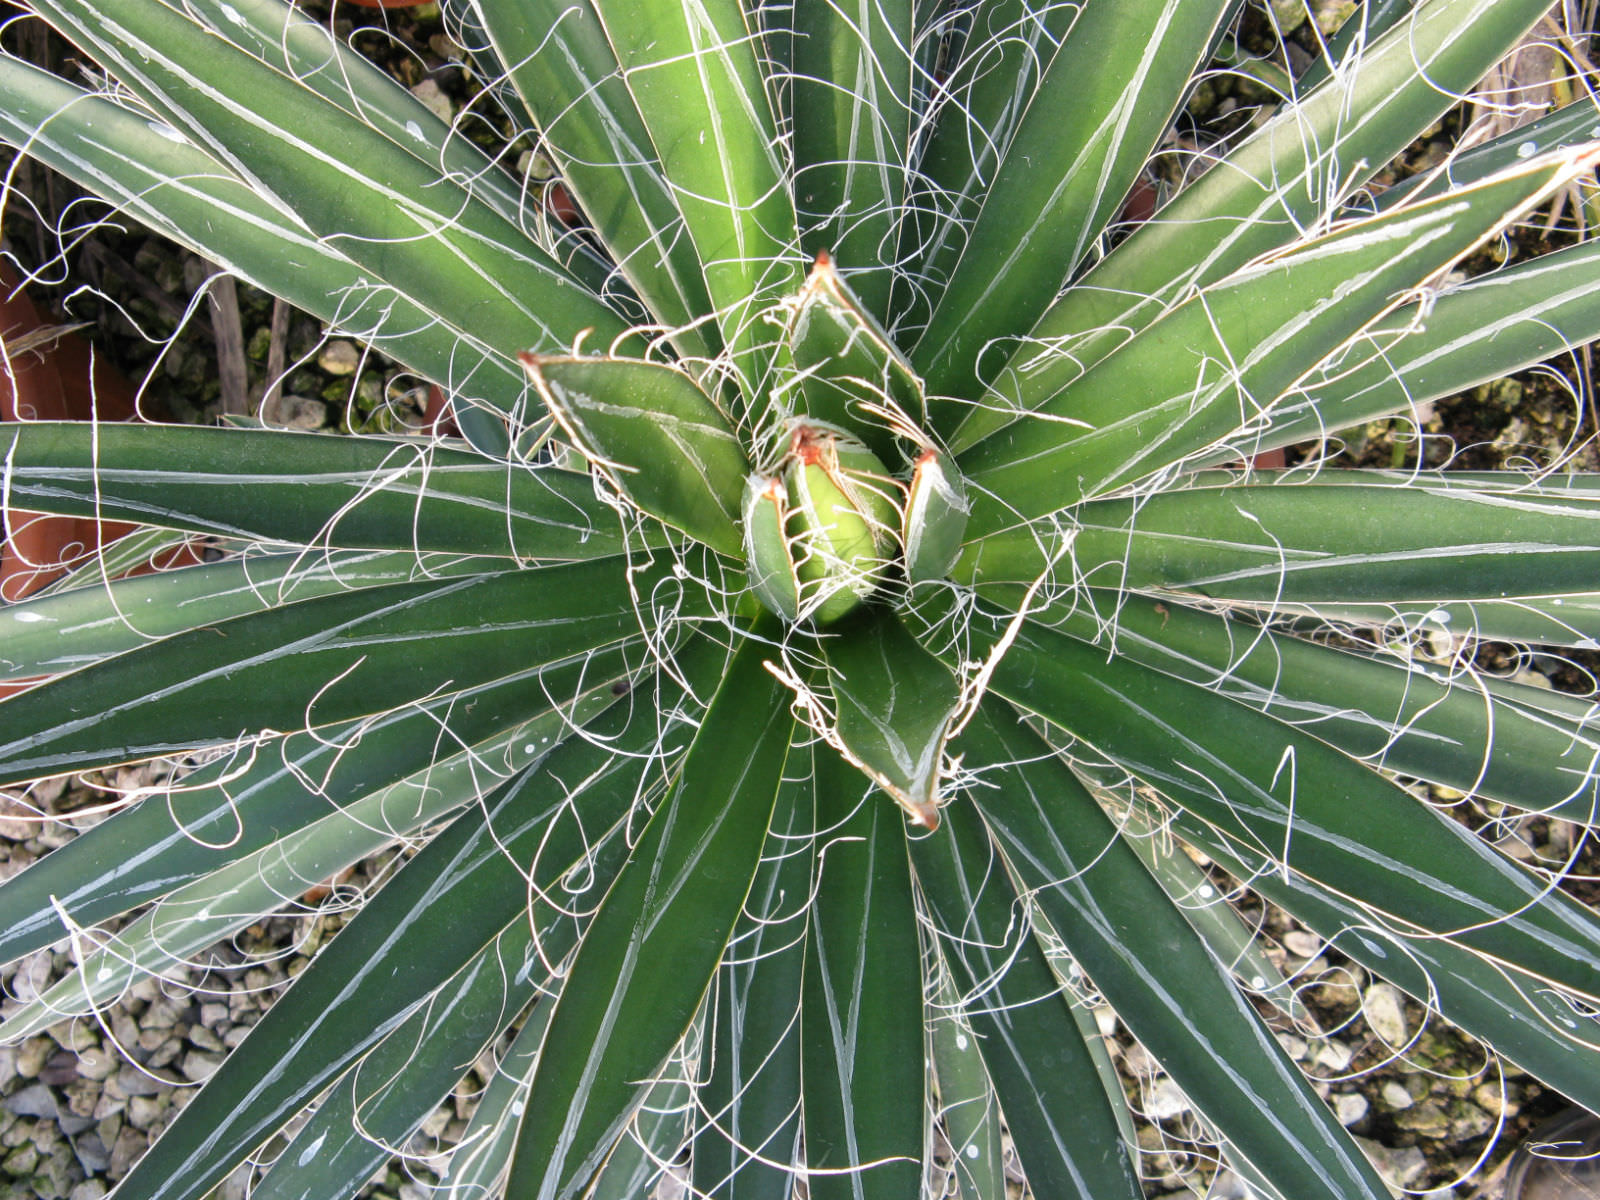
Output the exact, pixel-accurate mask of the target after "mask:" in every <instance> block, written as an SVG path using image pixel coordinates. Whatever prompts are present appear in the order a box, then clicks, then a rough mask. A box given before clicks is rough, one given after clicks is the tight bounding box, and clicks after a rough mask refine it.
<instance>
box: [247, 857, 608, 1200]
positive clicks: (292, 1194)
mask: <svg viewBox="0 0 1600 1200" xmlns="http://www.w3.org/2000/svg"><path fill="white" fill-rule="evenodd" d="M620 840H621V839H620V838H613V839H612V841H613V842H617V841H620ZM540 916H541V917H543V918H545V920H544V921H540V922H539V925H540V928H539V945H538V946H535V945H534V944H533V929H534V923H533V922H530V921H529V919H528V917H527V916H526V915H525V914H520V913H519V914H518V915H517V917H516V918H515V919H514V920H512V921H511V923H510V924H508V925H507V926H506V927H505V928H504V929H503V930H501V931H500V933H499V935H498V936H496V937H495V938H494V939H493V940H492V941H491V942H490V943H489V944H488V945H487V946H485V947H484V948H483V949H482V950H480V951H478V952H477V953H476V954H474V955H473V956H472V958H471V959H469V960H468V961H467V963H466V964H465V965H464V966H463V967H462V968H461V969H460V970H459V971H457V972H456V973H455V975H453V976H452V977H451V978H450V980H449V981H448V982H446V983H445V984H444V985H443V986H442V987H440V988H438V989H437V990H435V991H434V992H433V994H432V995H430V996H429V997H428V998H427V999H426V1000H425V1001H424V1002H423V1003H422V1004H420V1005H418V1006H417V1008H416V1009H415V1010H413V1012H412V1013H411V1015H410V1016H408V1017H407V1018H406V1019H405V1020H404V1021H402V1022H401V1023H400V1024H399V1025H398V1026H396V1028H395V1029H394V1030H393V1031H392V1032H391V1033H389V1034H388V1035H387V1036H385V1037H384V1039H383V1040H382V1041H380V1042H379V1043H378V1044H377V1045H376V1046H374V1047H373V1048H372V1049H371V1050H370V1051H369V1052H368V1053H367V1054H366V1056H365V1057H363V1058H362V1059H361V1061H360V1062H358V1063H357V1064H356V1065H355V1066H354V1067H352V1068H351V1069H350V1070H349V1071H348V1072H346V1073H345V1076H344V1078H342V1079H341V1080H339V1082H338V1083H336V1084H334V1086H333V1089H332V1090H331V1091H330V1092H329V1093H328V1095H326V1096H324V1097H323V1099H322V1102H321V1104H319V1105H318V1106H317V1110H316V1111H315V1112H314V1113H312V1114H311V1117H310V1119H309V1120H307V1121H306V1123H305V1124H304V1125H302V1126H301V1127H300V1130H299V1132H297V1133H296V1134H295V1135H294V1137H293V1139H291V1140H290V1142H289V1145H288V1146H287V1147H286V1148H285V1149H284V1151H283V1153H281V1154H280V1155H278V1157H277V1159H276V1161H275V1162H274V1163H273V1165H272V1167H271V1168H270V1169H269V1170H268V1171H267V1174H266V1176H265V1178H263V1179H262V1180H261V1181H260V1182H259V1183H257V1184H256V1185H255V1187H254V1188H252V1189H251V1191H250V1195H251V1196H252V1197H254V1198H256V1200H346V1198H347V1197H350V1196H354V1195H355V1194H356V1193H357V1192H358V1191H360V1190H361V1186H362V1184H364V1183H366V1182H367V1181H368V1180H369V1179H371V1178H372V1176H373V1174H374V1173H375V1172H377V1171H381V1170H382V1169H383V1166H384V1164H385V1163H387V1162H388V1161H389V1160H390V1158H391V1157H392V1147H396V1146H403V1145H404V1144H405V1142H406V1139H407V1138H409V1137H410V1136H411V1134H412V1132H413V1131H415V1130H416V1128H417V1127H418V1126H419V1125H421V1124H422V1122H423V1120H424V1119H425V1118H426V1117H427V1116H428V1115H429V1114H430V1113H432V1112H433V1110H434V1109H435V1108H437V1107H438V1106H439V1104H440V1103H442V1102H443V1101H444V1100H445V1099H446V1098H447V1097H448V1095H449V1092H450V1089H451V1088H452V1087H453V1086H454V1085H455V1083H456V1081H457V1080H458V1079H460V1078H461V1076H462V1073H463V1070H464V1068H465V1067H466V1066H467V1065H468V1064H470V1063H471V1062H472V1061H473V1060H474V1059H476V1058H477V1057H478V1055H479V1054H480V1053H482V1051H483V1049H484V1047H485V1046H486V1045H488V1044H489V1043H490V1042H492V1041H493V1040H494V1038H495V1036H496V1035H497V1034H498V1033H499V1032H500V1030H501V1029H502V1027H504V1025H505V1024H506V1021H507V1019H508V1018H509V1017H510V1016H511V1015H512V1014H514V1013H516V1012H517V1011H518V1010H520V1009H521V1008H523V1007H524V1006H525V1005H526V1004H527V1003H528V1001H529V1000H530V999H531V998H532V997H533V995H534V993H535V991H536V990H537V988H538V986H539V983H540V979H541V976H542V974H543V968H542V966H541V960H543V959H547V958H549V957H550V956H552V955H553V954H554V952H555V950H556V948H557V945H558V944H559V943H560V942H561V941H562V935H561V933H560V932H557V931H554V930H552V929H551V928H549V926H552V925H555V924H556V922H555V921H554V920H551V919H550V917H551V914H550V913H549V912H548V911H546V912H543V913H541V914H540ZM565 940H567V941H571V940H572V935H571V934H567V936H566V939H565Z"/></svg>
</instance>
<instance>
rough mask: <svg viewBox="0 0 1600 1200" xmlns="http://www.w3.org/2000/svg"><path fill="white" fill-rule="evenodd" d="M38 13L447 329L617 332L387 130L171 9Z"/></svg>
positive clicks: (506, 343) (536, 342) (550, 336)
mask: <svg viewBox="0 0 1600 1200" xmlns="http://www.w3.org/2000/svg"><path fill="white" fill-rule="evenodd" d="M35 8H36V9H37V11H39V13H40V14H41V15H42V16H44V17H45V18H46V19H47V20H49V21H50V22H51V23H52V24H54V25H56V26H57V27H58V28H60V29H61V30H62V32H63V33H64V34H66V35H67V36H68V37H69V38H71V39H72V40H74V41H76V42H78V43H79V44H80V45H82V46H83V47H84V48H85V49H87V50H89V51H90V52H92V53H93V54H94V55H95V56H96V57H97V58H98V59H99V60H100V61H101V62H103V63H104V64H105V65H106V66H107V67H109V68H111V69H112V70H114V71H115V72H116V74H117V75H118V77H119V78H120V79H121V80H122V81H123V82H124V83H125V84H127V85H128V86H129V87H131V88H133V89H134V90H135V91H136V92H138V93H140V94H141V95H142V96H143V98H145V99H146V100H148V101H150V102H151V103H152V104H154V105H155V106H156V107H157V108H158V109H159V110H160V111H161V112H162V113H163V114H164V115H165V116H166V117H167V119H168V120H170V121H172V122H173V123H174V124H175V125H176V126H177V127H178V128H180V129H182V130H183V131H184V132H185V133H187V134H188V135H189V136H190V137H192V138H194V139H196V140H197V141H199V142H200V143H201V144H202V145H204V146H205V147H207V148H208V149H210V150H211V151H212V152H213V153H215V154H216V155H217V157H218V158H220V159H221V160H222V161H224V162H226V163H229V164H230V165H232V166H233V167H234V169H235V170H236V171H237V172H238V173H239V174H241V175H242V176H244V177H245V178H249V179H252V180H254V181H256V182H257V183H258V184H259V185H260V186H261V187H262V188H263V189H264V190H265V191H266V193H267V194H269V195H271V196H273V197H275V198H277V199H278V200H279V202H280V203H281V204H282V205H283V207H284V209H285V211H292V212H293V213H294V214H295V216H296V217H298V218H299V219H300V220H301V221H303V222H304V223H305V225H306V226H307V227H308V229H309V230H310V231H311V232H312V233H314V234H317V235H320V236H324V237H329V238H332V239H333V241H334V244H335V245H336V246H337V247H338V249H339V250H340V251H341V252H342V253H344V254H345V255H347V256H348V257H349V258H350V260H351V261H352V262H354V263H356V264H358V265H359V266H361V267H362V268H363V269H364V270H366V271H369V272H371V273H372V274H373V275H375V276H376V277H377V278H378V279H380V280H382V281H384V282H386V283H388V284H390V285H391V286H393V287H394V288H396V289H397V290H399V291H400V292H402V293H404V294H406V295H408V296H411V297H414V298H416V299H418V300H419V301H420V300H421V298H423V297H427V298H428V300H427V302H426V303H425V304H424V307H425V308H427V309H428V310H429V311H439V312H440V315H441V316H442V317H443V319H445V320H446V321H447V322H448V323H449V324H451V325H453V326H455V327H456V328H458V329H461V330H463V331H464V330H467V329H469V328H470V329H471V330H472V331H473V332H474V333H475V334H476V336H477V337H479V338H481V339H482V340H484V341H485V342H488V343H489V344H491V345H496V346H501V347H528V346H531V347H534V348H536V349H539V350H541V351H545V352H550V351H556V350H560V349H563V348H566V347H568V346H570V345H571V344H572V342H573V340H574V339H575V338H576V337H577V336H578V335H579V334H580V333H581V332H582V331H584V330H593V331H594V332H593V335H592V336H595V337H598V338H600V339H602V340H605V341H611V340H612V339H615V338H617V337H619V336H620V335H622V334H623V333H624V332H625V331H626V325H625V323H624V322H623V320H622V319H621V318H620V317H619V316H618V315H617V314H616V313H615V312H614V311H613V310H612V309H611V308H609V307H608V306H607V305H606V304H605V303H603V302H602V301H601V300H600V299H599V298H598V297H596V296H594V295H593V294H592V293H591V292H589V290H588V289H587V288H586V287H584V286H583V285H582V284H581V283H579V282H578V281H577V280H575V279H574V278H573V276H572V275H571V274H570V273H569V272H568V271H567V270H566V268H565V267H564V266H563V265H562V264H561V263H560V262H559V261H557V260H556V259H555V258H554V256H552V255H551V254H550V253H548V252H547V251H546V250H544V249H543V248H542V247H540V246H539V245H538V244H537V243H536V242H535V241H534V240H533V239H531V238H529V237H528V236H527V235H526V234H524V233H523V232H522V230H521V229H520V228H519V227H518V226H517V225H515V224H512V223H511V222H509V221H507V220H505V219H504V218H503V217H501V216H500V215H499V214H497V213H496V212H495V211H494V210H493V209H492V208H490V207H489V206H488V205H486V204H484V203H482V202H481V201H478V200H475V199H474V198H473V197H472V196H471V194H470V192H468V191H467V190H466V189H465V188H463V187H461V186H459V185H457V184H452V183H449V182H448V181H447V180H446V179H445V178H444V177H443V176H441V173H440V170H439V167H438V165H437V164H432V165H430V164H426V163H424V162H422V161H420V160H418V159H416V158H414V157H412V156H410V155H407V154H395V153H393V143H392V142H391V141H390V140H389V138H388V136H387V135H386V134H384V133H383V132H382V131H380V130H377V129H374V128H373V127H372V126H370V125H368V124H367V123H365V122H364V121H362V120H360V119H357V118H355V117H352V116H351V115H350V114H348V113H346V112H345V111H344V110H343V109H341V108H339V107H338V106H336V105H333V104H330V103H329V102H327V101H326V100H323V99H322V98H321V97H319V96H317V95H316V93H315V92H313V91H311V90H310V89H308V88H307V87H306V86H305V85H304V84H301V83H300V82H298V81H297V80H296V79H294V78H293V77H292V76H289V75H285V74H283V73H281V72H278V71H275V70H273V69H272V68H271V67H269V66H268V65H267V64H266V63H264V62H262V61H261V60H260V59H257V58H255V57H253V56H252V55H250V54H248V53H245V52H244V51H242V50H237V49H234V48H232V47H231V46H230V45H229V43H228V42H226V41H225V40H223V39H222V38H219V37H217V36H215V35H214V34H213V33H212V32H211V31H209V30H207V29H206V28H205V27H204V26H203V25H201V24H199V23H198V22H196V21H194V20H193V19H191V18H189V17H187V16H184V15H183V14H182V13H181V12H180V10H178V9H175V8H172V7H170V6H169V5H166V4H164V3H161V2H160V0H134V2H131V3H128V4H125V5H122V6H120V7H119V9H118V11H117V15H116V19H115V20H107V19H106V18H105V14H104V12H103V10H102V9H101V8H100V7H99V6H97V5H92V4H88V3H85V2H83V0H41V3H39V4H38V5H36V6H35ZM197 85H198V86H197ZM399 246H403V247H404V249H403V250H400V249H397V247H399ZM446 310H447V311H446Z"/></svg>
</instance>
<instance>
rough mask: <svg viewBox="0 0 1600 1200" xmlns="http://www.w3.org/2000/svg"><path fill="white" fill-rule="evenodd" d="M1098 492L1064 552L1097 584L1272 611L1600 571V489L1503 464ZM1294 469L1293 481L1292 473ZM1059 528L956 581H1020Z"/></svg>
mask: <svg viewBox="0 0 1600 1200" xmlns="http://www.w3.org/2000/svg"><path fill="white" fill-rule="evenodd" d="M1262 478H1264V479H1268V480H1271V479H1274V478H1281V479H1282V480H1283V482H1281V483H1275V482H1264V483H1260V484H1240V483H1237V482H1235V483H1232V484H1230V485H1226V486H1222V485H1221V481H1220V480H1215V481H1212V482H1214V483H1216V484H1217V485H1218V486H1210V487H1196V488H1189V489H1184V490H1181V491H1170V492H1165V493H1162V494H1160V495H1156V496H1149V497H1146V498H1144V499H1142V500H1140V501H1137V502H1136V501H1131V500H1094V501H1090V502H1088V503H1086V504H1084V505H1082V506H1081V507H1080V508H1079V509H1078V510H1077V512H1076V514H1075V516H1076V517H1077V522H1076V523H1075V527H1074V528H1073V529H1072V531H1071V534H1070V536H1071V537H1072V542H1071V555H1072V558H1073V561H1074V562H1075V564H1076V565H1077V569H1078V572H1079V575H1080V577H1081V578H1082V579H1083V580H1084V581H1085V582H1088V583H1090V584H1098V585H1101V586H1104V587H1126V588H1132V589H1161V590H1163V591H1166V592H1168V593H1172V594H1177V595H1179V596H1183V595H1190V596H1196V597H1199V596H1204V597H1207V598H1209V599H1213V600H1227V601H1245V602H1255V603H1259V604H1261V605H1263V606H1265V607H1273V606H1279V605H1295V604H1305V605H1316V606H1318V607H1319V608H1320V605H1321V603H1323V602H1330V603H1345V602H1348V603H1368V602H1383V603H1390V604H1396V603H1398V604H1404V603H1408V602H1410V603H1416V602H1439V601H1452V600H1454V601H1463V600H1479V599H1489V600H1493V599H1500V598H1503V597H1506V596H1521V595H1533V596H1541V595H1554V594H1567V595H1573V596H1575V597H1581V596H1582V595H1584V594H1587V593H1593V592H1594V591H1595V590H1596V585H1597V581H1600V496H1590V495H1585V494H1583V493H1580V492H1573V491H1570V490H1563V489H1560V488H1555V487H1552V488H1544V487H1541V486H1540V485H1538V484H1537V483H1533V482H1528V481H1524V480H1522V479H1521V477H1518V476H1512V477H1510V478H1509V479H1507V480H1505V481H1504V486H1503V487H1502V488H1501V489H1498V490H1497V489H1491V488H1487V487H1479V486H1474V485H1471V484H1467V485H1457V484H1455V483H1454V482H1453V477H1452V476H1450V475H1447V474H1440V475H1433V476H1420V477H1418V476H1382V475H1378V474H1376V473H1373V472H1355V471H1350V472H1337V471H1329V472H1322V473H1319V474H1318V475H1316V476H1314V477H1312V476H1296V475H1293V474H1286V475H1283V476H1273V475H1270V474H1269V475H1266V476H1263V477H1262ZM1297 479H1298V480H1300V481H1299V482H1297V481H1296V480H1297ZM1061 548H1062V540H1061V539H1060V538H1054V539H1053V538H1051V537H1049V536H1048V535H1046V534H1043V533H1041V532H1039V531H1036V530H1032V529H1013V530H1008V531H1006V532H1005V533H1002V534H1000V535H998V536H996V537H994V538H991V539H987V540H985V541H984V542H983V543H981V544H979V545H969V547H968V548H967V549H966V550H965V551H964V552H963V556H962V558H961V560H960V562H959V563H958V565H957V577H958V578H961V579H969V580H973V581H974V582H976V583H978V584H979V585H980V586H983V585H985V584H986V583H988V582H990V581H994V582H999V581H1001V580H1004V581H1006V582H1009V583H1015V584H1027V583H1031V582H1032V580H1033V579H1035V578H1037V577H1038V575H1039V574H1040V573H1041V572H1042V571H1043V570H1044V569H1045V567H1046V564H1048V563H1049V562H1050V560H1051V558H1052V556H1053V555H1054V554H1055V553H1057V552H1058V551H1059V550H1060V549H1061Z"/></svg>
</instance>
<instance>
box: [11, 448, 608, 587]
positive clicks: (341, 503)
mask: <svg viewBox="0 0 1600 1200" xmlns="http://www.w3.org/2000/svg"><path fill="white" fill-rule="evenodd" d="M0 447H3V451H0V453H3V455H4V457H5V469H4V472H5V473H4V481H5V484H6V486H7V487H8V488H9V494H10V500H11V502H12V503H14V504H16V505H18V506H19V507H27V508H30V509H33V510H34V511H37V512H54V513H64V514H66V515H69V516H83V517H96V518H104V519H105V520H108V521H136V522H140V523H142V524H150V525H161V526H166V527H168V528H173V529H186V530H189V531H190V532H193V533H211V534H219V535H221V536H223V537H229V538H248V539H261V540H264V541H268V542H293V543H297V544H300V545H318V546H321V545H326V546H333V547H338V548H342V549H362V550H411V551H415V552H417V553H424V552H428V551H441V552H449V553H456V554H488V555H501V556H505V557H507V558H516V559H519V560H523V559H553V560H559V559H580V558H601V557H605V556H607V555H614V554H620V553H622V552H623V551H624V550H625V548H626V545H625V543H624V541H623V538H622V534H621V532H620V530H619V529H618V527H617V520H616V515H615V514H614V513H612V512H611V511H610V510H608V509H607V508H606V506H605V505H604V504H603V503H601V502H600V501H599V500H597V499H596V498H595V495H594V485H593V483H592V482H591V481H590V480H589V479H588V477H587V476H585V475H583V474H581V473H578V472H573V471H561V470H557V469H555V468H552V467H538V468H528V467H516V466H508V465H506V464H504V463H494V462H489V461H486V460H485V459H484V458H482V457H481V456H480V455H477V454H472V453H469V452H467V451H463V450H447V449H444V448H443V447H437V446H432V445H429V444H428V443H425V442H421V441H416V442H413V441H398V442H391V441H386V440H383V439H379V438H353V437H342V436H339V435H337V434H315V433H295V434H287V433H282V432H274V431H267V430H259V431H258V430H244V429H202V428H199V427H196V426H181V425H125V424H110V425H100V424H94V423H89V422H71V421H62V422H55V421H40V422H36V423H28V424H21V425H7V426H6V427H5V428H4V429H0ZM174 464H192V465H184V466H175V465H174Z"/></svg>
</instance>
